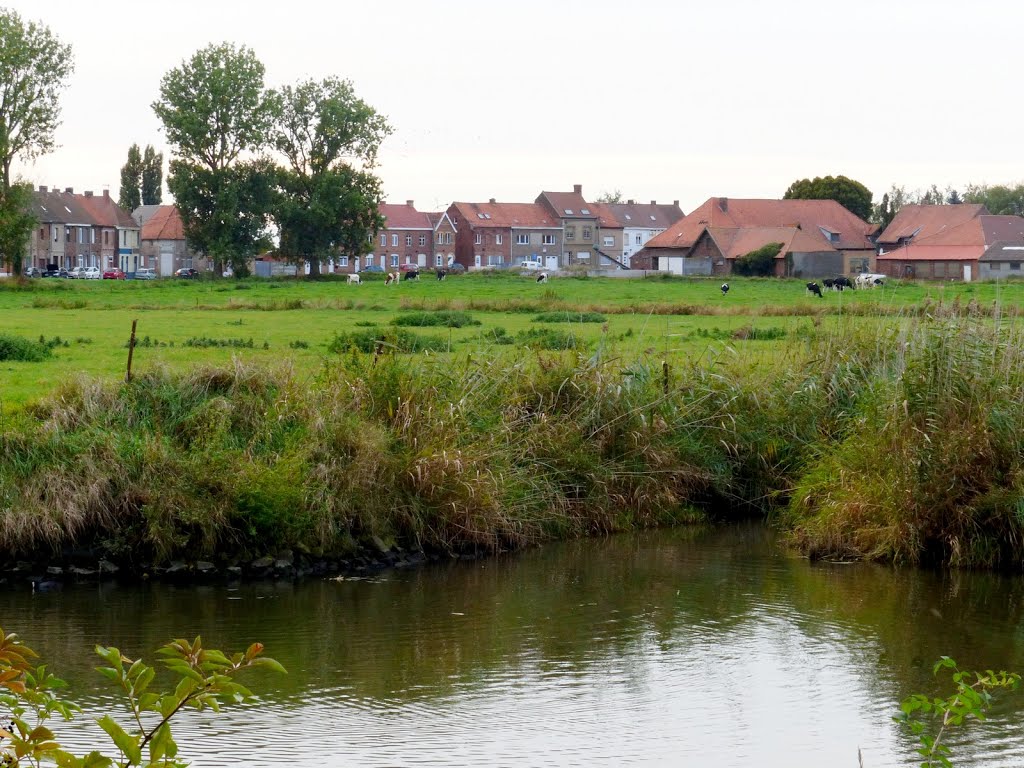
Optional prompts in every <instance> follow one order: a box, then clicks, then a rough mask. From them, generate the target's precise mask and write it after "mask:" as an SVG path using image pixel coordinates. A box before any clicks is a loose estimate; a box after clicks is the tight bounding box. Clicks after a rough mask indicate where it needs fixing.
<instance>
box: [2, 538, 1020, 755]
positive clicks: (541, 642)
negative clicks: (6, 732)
mask: <svg viewBox="0 0 1024 768" xmlns="http://www.w3.org/2000/svg"><path fill="white" fill-rule="evenodd" d="M0 626H2V627H3V628H4V629H5V630H6V631H8V632H11V631H16V632H18V633H19V634H20V635H21V636H22V637H23V638H24V639H25V640H26V641H27V642H29V643H30V644H31V645H33V646H35V647H36V648H37V649H38V650H39V651H41V652H42V654H43V656H44V660H45V661H46V662H47V663H48V664H49V665H50V667H51V669H52V670H53V671H54V672H55V673H57V674H59V675H61V676H62V677H64V678H65V679H66V680H68V681H69V683H70V688H69V690H68V697H69V698H72V699H73V700H75V701H77V702H79V703H80V704H82V705H83V707H84V710H85V712H84V716H83V717H82V718H81V720H80V721H76V722H75V723H73V724H61V725H60V726H59V727H58V736H59V737H60V738H62V739H64V740H65V741H66V742H67V743H70V744H72V745H74V746H75V747H77V748H78V749H81V750H85V749H86V748H92V747H94V746H97V745H104V746H105V744H104V742H103V738H105V737H103V736H102V734H100V732H99V729H98V728H97V727H96V726H95V725H93V724H91V723H90V722H89V718H90V717H92V718H95V717H96V716H98V714H97V713H100V712H104V711H110V710H111V708H113V707H115V706H116V697H115V696H114V695H113V691H112V690H111V689H110V688H109V687H108V684H107V683H106V682H105V681H104V680H103V679H102V678H100V676H99V675H97V674H96V673H95V672H94V671H93V667H94V666H96V665H97V663H98V659H97V658H96V657H95V656H93V655H92V653H91V651H90V649H91V648H92V647H93V646H94V645H95V644H97V643H103V644H108V645H115V646H117V647H119V648H121V649H122V651H124V652H125V653H126V654H128V655H130V656H133V657H135V656H138V655H139V654H145V655H147V656H148V657H150V658H152V651H153V650H154V649H155V648H157V647H158V646H159V645H160V644H161V643H163V642H164V641H166V640H167V639H169V638H171V637H181V636H188V637H193V636H195V635H202V637H203V640H204V645H206V646H207V647H219V648H223V649H225V650H229V649H230V650H241V649H243V648H244V647H245V646H246V645H247V644H248V643H250V642H252V641H256V640H258V641H260V642H263V643H264V644H265V645H266V647H267V653H268V655H270V656H272V657H274V658H276V659H278V660H279V661H281V662H282V663H283V664H284V665H285V666H286V667H287V668H288V670H289V674H288V675H287V676H279V675H274V674H271V673H257V674H253V675H251V676H249V677H248V678H246V679H245V682H247V683H249V684H250V685H251V687H252V688H253V689H254V690H255V691H256V692H257V694H258V695H259V702H258V703H257V704H251V705H247V706H243V707H239V708H235V709H229V710H226V711H225V712H224V713H222V715H220V716H219V717H215V716H207V715H206V714H202V715H199V714H194V713H192V714H189V715H188V716H187V717H186V718H185V719H183V720H182V721H181V722H180V723H179V724H178V726H177V727H176V729H175V734H176V736H177V738H178V741H179V743H180V744H181V747H182V754H183V756H184V757H186V758H189V759H191V760H193V764H194V765H195V766H199V767H200V768H206V767H208V768H214V767H216V766H228V765H237V766H243V765H245V766H268V767H269V766H281V765H303V766H321V765H322V766H426V765H430V766H483V765H496V766H595V765H607V766H620V765H621V766H750V765H758V766H778V767H779V768H782V767H783V766H785V768H797V767H799V766H814V767H815V768H817V767H818V766H857V764H858V762H857V761H858V757H857V753H858V749H860V751H861V754H862V757H863V761H864V765H865V766H867V767H868V768H881V767H882V766H896V765H901V766H902V765H911V764H913V751H912V747H913V745H912V744H911V742H910V740H909V738H908V737H907V736H905V735H904V734H903V733H902V732H901V731H900V729H899V728H898V726H897V725H896V724H895V723H893V721H892V716H893V715H894V714H895V713H896V712H897V707H898V702H899V701H900V700H901V699H902V698H904V697H906V696H907V695H909V694H910V693H913V692H918V691H921V692H929V693H939V692H940V691H945V690H947V689H948V680H947V681H946V685H945V686H942V685H940V684H939V683H938V682H937V681H936V679H935V678H934V677H933V676H932V670H931V667H932V663H933V662H934V661H935V660H936V659H938V658H939V656H941V655H948V656H952V657H953V658H955V659H957V661H959V662H960V663H961V666H963V667H968V668H996V669H1002V668H1006V669H1010V670H1018V671H1024V579H1022V578H1020V577H1007V576H998V575H993V574H977V573H936V572H928V571H919V570H912V569H892V568H886V567H880V566H873V565H864V564H857V565H839V564H819V563H809V562H807V561H806V560H803V559H800V558H797V557H794V556H793V555H792V554H791V553H788V552H787V551H786V550H785V549H784V548H782V547H781V546H779V545H778V543H777V542H776V540H775V537H774V536H773V534H772V533H771V532H770V531H769V530H768V529H766V528H764V527H762V526H759V525H744V526H737V527H728V528H707V529H680V530H671V531H658V532H649V533H643V534H638V535H625V536H619V537H614V538H609V539H603V540H591V541H584V542H572V543H568V544H557V545H548V546H545V547H542V548H539V549H535V550H532V551H528V552H525V553H520V554H517V555H512V556H503V557H499V558H496V559H490V560H483V561H475V562H455V563H448V564H444V565H434V566H428V567H425V568H420V569H416V570H409V571H397V572H389V573H385V574H382V575H380V576H378V577H375V578H371V579H366V580H344V581H333V580H322V581H321V580H310V581H305V582H302V583H298V584H293V583H290V582H289V583H260V584H243V585H238V586H213V587H188V588H186V587H175V586H169V585H163V584H146V585H143V586H141V587H131V588H129V587H124V586H117V585H113V584H101V585H93V586H81V585H79V586H69V587H66V588H65V589H63V590H61V591H56V592H45V593H40V594H35V595H33V594H31V593H30V592H28V591H27V590H20V589H13V590H12V589H8V590H7V591H6V592H4V593H3V594H0ZM1022 714H1024V696H1022V695H1020V694H1012V695H1009V696H1003V697H1001V698H1000V699H999V700H998V702H997V705H996V707H995V709H994V712H993V714H992V716H991V718H990V719H989V720H988V721H986V722H985V723H983V724H980V725H973V726H972V727H971V729H970V730H969V731H966V732H964V733H963V734H962V735H959V736H956V737H955V738H953V739H952V740H951V741H950V743H951V744H952V745H953V747H954V750H955V752H954V754H955V755H956V756H957V757H958V759H957V760H956V764H957V765H977V766H981V765H984V766H993V767H994V766H1020V765H1024V731H1022V728H1021V721H1022ZM123 722H125V724H127V720H124V721H123Z"/></svg>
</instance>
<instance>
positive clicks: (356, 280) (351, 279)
mask: <svg viewBox="0 0 1024 768" xmlns="http://www.w3.org/2000/svg"><path fill="white" fill-rule="evenodd" d="M348 282H349V284H354V285H359V283H361V282H362V281H361V280H360V279H359V275H356V274H351V275H349V276H348Z"/></svg>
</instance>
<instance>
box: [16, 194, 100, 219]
mask: <svg viewBox="0 0 1024 768" xmlns="http://www.w3.org/2000/svg"><path fill="white" fill-rule="evenodd" d="M79 197H80V196H79V195H75V194H73V193H71V192H58V191H56V190H55V191H53V192H51V191H46V192H43V191H42V190H35V191H33V192H32V213H33V214H34V215H35V217H36V219H37V220H38V221H40V222H46V223H48V224H79V225H82V226H93V225H95V224H100V222H98V221H96V217H95V216H94V215H93V213H92V211H90V210H88V209H87V208H85V207H83V206H82V204H81V203H80V201H79Z"/></svg>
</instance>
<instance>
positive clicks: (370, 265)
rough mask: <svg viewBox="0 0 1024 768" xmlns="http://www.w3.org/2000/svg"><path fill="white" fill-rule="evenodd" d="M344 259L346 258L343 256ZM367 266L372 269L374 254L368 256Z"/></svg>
mask: <svg viewBox="0 0 1024 768" xmlns="http://www.w3.org/2000/svg"><path fill="white" fill-rule="evenodd" d="M342 258H343V259H344V258H346V257H345V256H342ZM366 266H368V267H372V266H373V254H372V253H368V254H366Z"/></svg>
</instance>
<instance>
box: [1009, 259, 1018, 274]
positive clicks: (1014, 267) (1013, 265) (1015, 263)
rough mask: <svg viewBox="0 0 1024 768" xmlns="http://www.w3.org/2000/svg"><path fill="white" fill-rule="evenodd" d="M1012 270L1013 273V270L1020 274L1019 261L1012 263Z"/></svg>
mask: <svg viewBox="0 0 1024 768" xmlns="http://www.w3.org/2000/svg"><path fill="white" fill-rule="evenodd" d="M1010 270H1011V271H1012V270H1017V271H1018V272H1019V271H1020V262H1019V261H1011V262H1010Z"/></svg>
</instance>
